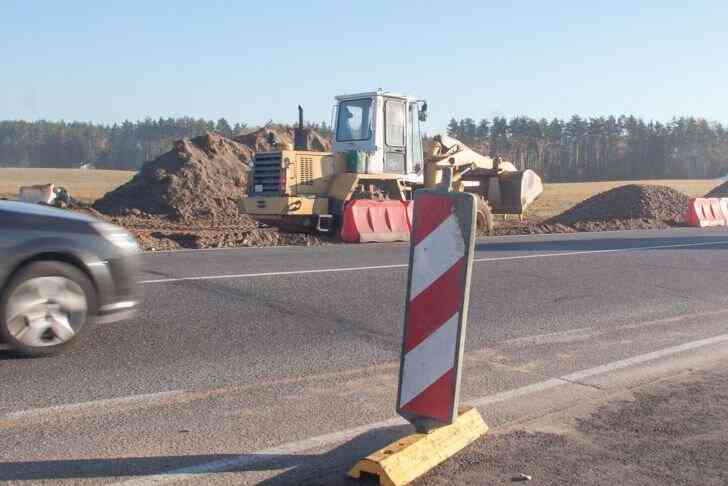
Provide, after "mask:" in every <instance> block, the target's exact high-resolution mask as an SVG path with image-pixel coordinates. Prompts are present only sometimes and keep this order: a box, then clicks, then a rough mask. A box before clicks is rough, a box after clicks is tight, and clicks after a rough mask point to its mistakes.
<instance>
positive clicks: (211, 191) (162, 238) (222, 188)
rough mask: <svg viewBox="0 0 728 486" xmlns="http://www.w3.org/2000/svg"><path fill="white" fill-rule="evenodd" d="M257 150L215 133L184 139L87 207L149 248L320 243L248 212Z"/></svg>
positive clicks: (319, 240)
mask: <svg viewBox="0 0 728 486" xmlns="http://www.w3.org/2000/svg"><path fill="white" fill-rule="evenodd" d="M253 151H254V150H253V149H251V147H249V146H247V145H245V144H242V143H239V142H236V141H234V140H229V139H227V138H225V137H223V136H221V135H218V134H215V133H207V134H205V135H202V136H200V137H196V138H193V139H184V140H180V141H178V142H175V145H174V148H173V149H172V150H171V151H169V152H167V153H166V154H163V155H161V156H160V157H158V158H157V159H155V160H153V161H150V162H147V163H145V164H144V166H143V167H142V169H141V170H140V171H139V173H137V175H135V176H134V178H133V179H132V180H130V181H129V182H127V183H126V184H124V185H122V186H120V187H118V188H116V189H115V190H113V191H111V192H109V193H106V194H105V195H104V197H102V198H101V199H99V200H97V201H96V202H95V203H94V205H93V208H92V209H88V210H87V211H89V212H92V213H94V215H95V216H97V217H100V218H102V219H105V220H107V221H110V222H112V223H114V224H118V225H120V226H123V227H125V228H127V229H128V230H129V231H131V232H132V233H133V234H134V235H135V236H136V237H137V239H138V240H139V242H140V244H141V246H142V248H144V249H145V250H166V249H176V248H218V247H231V246H277V245H314V244H320V243H322V242H323V240H322V239H321V238H318V237H316V236H312V235H306V234H291V233H282V232H279V231H277V230H275V229H273V228H262V227H260V226H259V225H258V223H257V222H256V221H254V220H253V219H252V218H250V217H249V216H247V215H245V214H242V212H241V211H240V209H239V206H238V205H239V202H240V200H241V199H242V198H243V197H244V195H245V193H246V190H247V181H248V171H249V166H248V164H249V161H250V159H251V157H252V154H253Z"/></svg>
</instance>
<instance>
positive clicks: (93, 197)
mask: <svg viewBox="0 0 728 486" xmlns="http://www.w3.org/2000/svg"><path fill="white" fill-rule="evenodd" d="M135 174H136V173H134V172H125V171H105V170H78V169H7V168H3V169H0V197H6V198H15V197H17V194H18V190H19V187H20V186H23V185H31V184H44V183H47V182H53V183H55V184H56V185H58V186H63V187H65V188H66V189H67V190H68V191H69V192H70V193H71V195H72V196H73V197H74V198H76V199H78V200H79V201H81V202H82V203H85V204H88V205H89V206H90V205H91V204H93V203H94V202H95V201H97V200H99V199H101V198H102V197H103V196H104V195H105V194H106V193H109V192H112V191H114V190H115V189H116V188H117V187H119V186H121V185H123V184H125V183H127V182H129V181H130V180H131V179H132V177H134V175H135ZM721 182H722V181H717V180H662V181H609V182H579V183H547V184H545V190H544V193H543V194H542V195H541V197H539V198H538V199H537V200H536V202H535V203H534V204H533V205H532V206H531V207H529V208H528V210H527V212H526V214H525V215H524V219H523V221H521V220H519V219H518V218H517V217H515V216H510V217H509V219H507V220H505V219H504V217H502V216H496V217H495V220H496V230H495V234H496V235H513V234H540V233H562V232H573V231H576V230H577V229H578V230H579V231H600V230H615V229H654V228H658V229H659V228H663V227H668V226H670V225H673V224H678V225H679V223H680V222H679V221H670V222H664V221H655V220H651V219H645V218H639V219H630V220H623V219H619V218H617V219H616V220H614V221H610V223H609V224H602V223H598V224H584V225H581V226H580V227H578V228H576V229H575V228H574V227H573V226H569V225H563V224H553V222H549V220H550V219H551V218H554V217H556V216H558V215H560V214H562V213H563V212H564V211H566V210H568V209H569V208H572V207H573V206H574V205H576V204H578V203H580V202H582V201H584V200H586V199H588V198H590V197H592V196H594V195H596V194H600V193H603V192H605V191H609V190H611V189H613V188H615V187H619V186H624V185H628V184H639V185H660V186H665V187H669V188H672V189H675V190H676V191H679V192H680V193H682V194H684V195H686V196H691V197H696V196H702V195H704V194H706V193H707V192H709V191H710V190H711V189H713V188H715V187H716V186H718V185H720V183H721ZM214 187H218V186H217V185H215V186H214ZM231 191H239V192H242V189H241V188H239V187H238V186H232V187H231V188H229V189H228V191H227V192H231ZM179 192H180V191H179V190H177V194H179ZM133 196H134V194H133V193H132V197H131V198H129V197H127V199H132V200H134V199H135V198H134V197H133ZM223 196H224V197H223V200H225V201H228V199H225V198H226V197H228V194H227V193H223ZM669 196H671V195H670V194H668V198H669ZM194 197H195V195H194V194H193V193H189V194H184V193H183V194H182V199H188V201H186V203H187V204H188V205H189V202H190V201H189V200H190V199H192V198H194ZM117 199H118V198H117ZM122 200H123V199H122ZM212 200H213V201H215V200H216V199H215V198H212ZM217 200H220V199H219V198H218V199H217ZM195 204H199V202H195ZM224 204H226V207H225V208H224V211H213V215H214V216H215V217H212V218H204V217H202V218H197V217H194V215H193V216H192V217H186V218H181V219H180V218H179V217H171V216H170V215H168V214H149V213H145V212H143V211H140V210H139V209H137V208H133V207H132V208H126V209H125V211H124V212H123V213H117V214H108V213H107V214H104V213H102V212H99V211H98V210H95V209H93V208H91V207H88V208H79V210H81V211H85V212H88V213H91V214H92V215H93V216H96V217H99V218H102V219H105V220H108V221H110V222H112V223H115V224H118V225H121V226H123V227H125V228H127V229H128V230H130V231H131V232H132V233H133V234H134V235H135V236H136V237H137V239H138V240H139V242H140V244H141V246H142V248H143V249H145V250H172V249H180V248H219V247H237V246H281V245H304V246H311V245H320V244H328V243H332V242H336V241H337V240H336V238H327V237H318V236H315V235H310V234H302V233H287V232H279V231H277V230H276V229H274V228H267V227H265V226H261V225H258V224H257V223H256V222H255V221H253V220H251V219H250V218H248V217H247V216H244V215H238V214H233V213H235V209H234V207H231V206H230V204H229V203H228V202H225V203H224ZM672 205H673V206H674V205H675V202H674V201H673V202H672ZM213 209H218V208H213ZM220 215H222V216H220ZM173 216H174V215H173ZM547 222H548V223H547Z"/></svg>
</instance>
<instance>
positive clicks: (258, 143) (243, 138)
mask: <svg viewBox="0 0 728 486" xmlns="http://www.w3.org/2000/svg"><path fill="white" fill-rule="evenodd" d="M305 133H306V141H307V142H308V147H309V149H310V150H313V151H315V152H330V151H331V142H330V141H329V140H328V139H327V138H325V137H323V136H322V135H321V134H319V133H318V132H317V131H315V130H311V129H306V130H305ZM233 140H235V141H236V142H238V143H241V144H243V145H245V146H247V147H248V148H250V150H252V151H253V152H272V151H276V150H282V149H292V148H293V129H292V128H287V127H267V128H261V129H259V130H256V131H254V132H251V133H248V134H245V135H240V136H237V137H235V138H234V139H233Z"/></svg>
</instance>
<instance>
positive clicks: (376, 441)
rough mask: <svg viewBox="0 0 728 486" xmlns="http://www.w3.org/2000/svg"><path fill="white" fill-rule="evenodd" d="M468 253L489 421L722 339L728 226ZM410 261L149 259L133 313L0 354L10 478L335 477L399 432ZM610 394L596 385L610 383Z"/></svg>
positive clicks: (314, 252)
mask: <svg viewBox="0 0 728 486" xmlns="http://www.w3.org/2000/svg"><path fill="white" fill-rule="evenodd" d="M476 250H477V252H476V256H475V258H476V263H475V266H474V272H473V283H472V290H471V307H470V320H469V324H468V330H467V342H466V367H465V370H464V383H463V394H464V398H465V400H466V401H471V402H474V403H476V404H477V405H478V406H479V408H480V409H481V411H482V413H483V414H484V416H485V417H486V418H487V421H488V423H489V424H490V425H491V426H498V425H499V424H504V423H508V422H510V421H513V420H517V419H518V418H519V417H521V416H524V414H528V413H538V411H539V409H540V408H544V407H546V406H547V403H548V404H551V405H552V404H554V403H556V402H555V401H558V400H561V399H563V397H564V395H565V394H564V393H560V394H558V393H557V394H553V393H552V395H553V396H551V398H550V399H549V401H548V402H547V401H544V402H543V403H537V401H534V400H521V402H518V403H515V404H510V402H508V403H509V405H508V406H507V407H506V406H502V405H500V403H501V402H503V403H505V401H506V399H508V400H510V399H512V398H514V397H516V396H520V395H519V394H520V393H521V392H520V391H519V392H516V393H515V395H514V392H513V390H526V388H524V387H529V386H530V387H531V388H528V389H527V390H533V391H536V388H538V389H539V390H541V388H542V386H541V384H543V383H547V382H549V380H552V381H553V380H554V379H555V378H556V379H559V380H562V381H564V382H565V383H566V382H570V381H572V380H571V378H569V377H571V376H572V375H573V377H579V379H576V378H574V380H573V381H574V382H575V383H580V379H581V378H584V377H586V378H585V379H591V378H590V377H593V376H595V375H596V374H597V372H594V373H592V374H591V375H590V374H589V373H586V374H585V373H584V372H583V370H590V369H597V368H596V367H600V366H602V368H604V367H603V365H605V364H610V363H612V364H613V363H622V362H623V363H627V365H632V364H635V361H634V360H633V361H626V362H625V361H623V360H625V359H629V358H634V357H639V356H642V357H644V356H647V357H646V358H644V359H643V361H650V360H655V359H663V360H669V359H670V356H672V355H673V354H675V355H680V353H686V352H689V351H690V349H692V348H695V350H694V352H700V353H704V354H705V353H710V352H712V350H717V347H718V346H719V345H721V343H723V342H724V341H725V339H724V334H723V333H724V332H725V329H726V326H725V322H726V318H728V305H727V304H728V295H726V292H725V291H724V288H725V285H726V282H727V280H726V277H725V275H726V273H725V268H728V251H727V250H728V230H724V229H710V230H696V229H675V230H670V231H654V232H615V233H600V234H587V233H584V234H576V235H547V236H529V237H504V238H493V239H484V240H479V241H478V243H477V245H476ZM407 253H408V246H407V245H406V244H373V245H353V246H352V245H332V246H325V247H316V248H300V247H290V248H271V249H225V250H208V251H187V252H171V253H157V254H145V255H144V257H143V260H144V268H145V274H144V281H145V283H143V284H142V288H143V293H144V297H145V301H146V304H145V308H144V310H143V311H142V313H141V314H140V315H139V316H138V317H136V318H134V319H132V320H130V321H126V322H121V323H116V324H112V325H105V326H100V325H99V326H96V327H95V328H93V329H89V330H88V331H89V332H88V333H87V334H86V336H85V337H84V339H83V341H82V342H81V343H79V345H78V346H77V347H76V348H74V349H73V350H72V351H71V352H69V353H68V354H65V355H62V356H58V357H53V358H46V359H38V360H25V359H15V358H13V357H12V356H11V355H9V354H7V353H4V354H3V352H0V369H1V370H2V371H1V373H2V375H1V376H2V380H1V381H0V444H2V445H0V482H3V481H9V482H10V483H15V482H18V483H22V484H25V482H28V483H29V484H30V483H33V484H36V483H46V482H48V483H55V482H59V481H60V482H68V483H69V484H79V483H84V482H89V484H91V483H94V484H95V483H100V482H112V483H113V482H117V481H122V480H133V482H131V483H128V484H152V482H151V481H152V480H163V481H166V480H181V481H184V480H187V481H191V483H190V484H192V483H198V482H202V481H204V482H208V483H220V484H227V483H232V484H244V483H255V482H258V481H262V480H266V481H267V483H268V484H288V483H300V482H302V481H303V480H304V479H307V480H309V481H312V482H314V483H317V482H318V481H319V480H321V481H323V480H322V479H321V478H324V477H332V478H334V477H335V478H339V477H340V474H341V471H342V466H341V464H347V461H350V460H351V458H352V457H356V456H357V454H362V453H366V452H367V451H371V450H373V449H376V448H377V447H379V446H383V445H384V444H386V442H387V441H388V440H391V439H392V438H393V437H398V436H400V435H402V434H403V433H405V431H406V430H407V429H406V427H403V426H401V423H400V422H398V421H396V420H391V419H392V417H394V416H395V414H394V396H395V392H396V379H397V367H398V359H399V351H400V339H401V327H402V319H403V308H404V306H403V304H404V293H405V280H406V274H407ZM696 342H698V343H699V345H698V344H695V345H693V344H690V343H696ZM686 343H687V345H686ZM680 346H683V347H680ZM698 348H699V349H698ZM666 349H667V350H671V349H672V350H673V351H671V352H669V353H667V352H663V353H662V354H660V353H657V354H654V352H655V351H658V350H666ZM716 352H717V351H716ZM648 353H653V354H654V356H653V355H648ZM639 359H642V358H639ZM639 359H638V360H637V361H639ZM627 365H624V366H627ZM610 366H611V365H610ZM621 366H622V365H619V366H618V367H621ZM602 368H599V369H602ZM608 368H609V366H607V367H606V368H605V369H606V371H604V373H606V372H607V371H609V369H608ZM579 373H581V374H579ZM599 373H602V371H599ZM560 377H561V378H560ZM562 378H563V379H562ZM630 379H631V380H635V379H638V378H635V377H631V378H630ZM600 380H601V381H600V384H597V385H594V384H591V385H588V387H591V388H594V389H595V390H597V389H598V390H601V389H602V388H601V387H608V386H609V379H608V378H606V375H605V377H603V378H600ZM534 387H536V388H534ZM591 388H590V389H589V390H586V389H585V390H582V391H583V392H584V393H588V392H591V391H593V390H591ZM552 391H553V390H552ZM576 391H577V392H578V390H576ZM523 393H524V394H525V392H523ZM529 393H530V391H529ZM577 395H578V393H577ZM493 397H496V398H493ZM575 399H578V397H576V398H575ZM549 406H550V405H549ZM373 423H374V424H379V425H382V426H386V427H385V428H384V429H382V430H381V431H379V432H378V433H374V432H373V430H374V429H376V430H379V428H381V427H379V428H377V427H374V428H372V427H371V426H370V425H369V424H373ZM385 429H386V430H385ZM342 443H344V444H345V447H340V444H342ZM311 451H313V452H311ZM261 461H262V462H261ZM200 465H202V466H200ZM180 468H189V469H188V470H183V471H180ZM221 469H225V470H228V469H232V470H233V472H228V473H217V472H216V471H218V470H221ZM170 470H171V471H173V472H175V473H179V474H176V475H171V476H169V475H167V476H164V475H162V476H156V475H157V474H159V473H164V472H166V471H170ZM343 470H345V467H344V469H343ZM204 472H213V474H209V475H204V476H203V475H201V474H202V473H204ZM337 480H338V479H337ZM324 482H325V481H324Z"/></svg>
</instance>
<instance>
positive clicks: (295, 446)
mask: <svg viewBox="0 0 728 486" xmlns="http://www.w3.org/2000/svg"><path fill="white" fill-rule="evenodd" d="M724 342H728V334H721V335H718V336H714V337H711V338H707V339H700V340H698V341H691V342H688V343H684V344H680V345H677V346H672V347H669V348H664V349H660V350H658V351H654V352H651V353H646V354H641V355H638V356H633V357H631V358H627V359H622V360H618V361H613V362H611V363H607V364H605V365H601V366H596V367H594V368H589V369H585V370H581V371H577V372H575V373H569V374H567V375H563V376H560V377H558V378H552V379H550V380H546V381H542V382H539V383H534V384H532V385H527V386H523V387H520V388H515V389H513V390H508V391H505V392H501V393H496V394H493V395H488V396H485V397H481V398H477V399H474V400H470V401H469V402H468V403H469V404H470V405H474V406H476V407H485V406H487V405H492V404H494V403H498V402H503V401H506V400H511V399H513V398H518V397H522V396H526V395H530V394H533V393H538V392H541V391H545V390H548V389H551V388H555V387H558V386H562V385H570V384H574V383H575V382H578V381H579V380H583V379H584V378H590V377H593V376H597V375H602V374H605V373H609V372H611V371H615V370H620V369H624V368H627V367H630V366H634V365H637V364H641V363H645V362H648V361H653V360H656V359H659V358H665V357H667V356H671V355H673V354H677V353H681V352H684V351H690V350H694V349H698V348H702V347H705V346H710V345H713V344H720V343H724ZM407 424H408V423H407V421H405V420H404V419H403V418H401V417H394V418H391V419H388V420H383V421H381V422H375V423H371V424H367V425H362V426H360V427H354V428H351V429H348V430H342V431H338V432H332V433H330V434H324V435H319V436H317V437H310V438H308V439H303V440H299V441H295V442H289V443H287V444H282V445H279V446H276V447H271V448H269V449H264V450H258V451H254V452H251V453H248V454H242V455H240V456H237V457H231V458H229V459H222V460H219V461H213V462H208V463H203V464H198V465H194V466H189V467H184V468H180V469H173V470H170V471H168V472H164V473H159V474H154V475H150V476H146V477H142V478H134V479H130V480H126V481H121V482H117V483H114V484H117V485H123V486H148V485H159V484H167V483H172V482H176V481H184V480H191V479H199V478H200V475H203V474H210V473H217V472H223V471H229V470H233V469H245V468H250V467H251V466H254V465H256V464H258V463H261V462H266V463H270V462H271V456H277V455H280V456H287V455H293V454H300V453H303V452H305V451H308V450H311V449H316V448H320V447H324V446H330V445H332V444H336V443H339V442H344V441H347V440H351V439H353V438H354V437H356V436H359V435H361V434H364V433H367V432H371V431H372V430H374V429H380V428H384V427H397V426H402V425H407ZM269 468H270V469H272V466H270V467H269Z"/></svg>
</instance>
